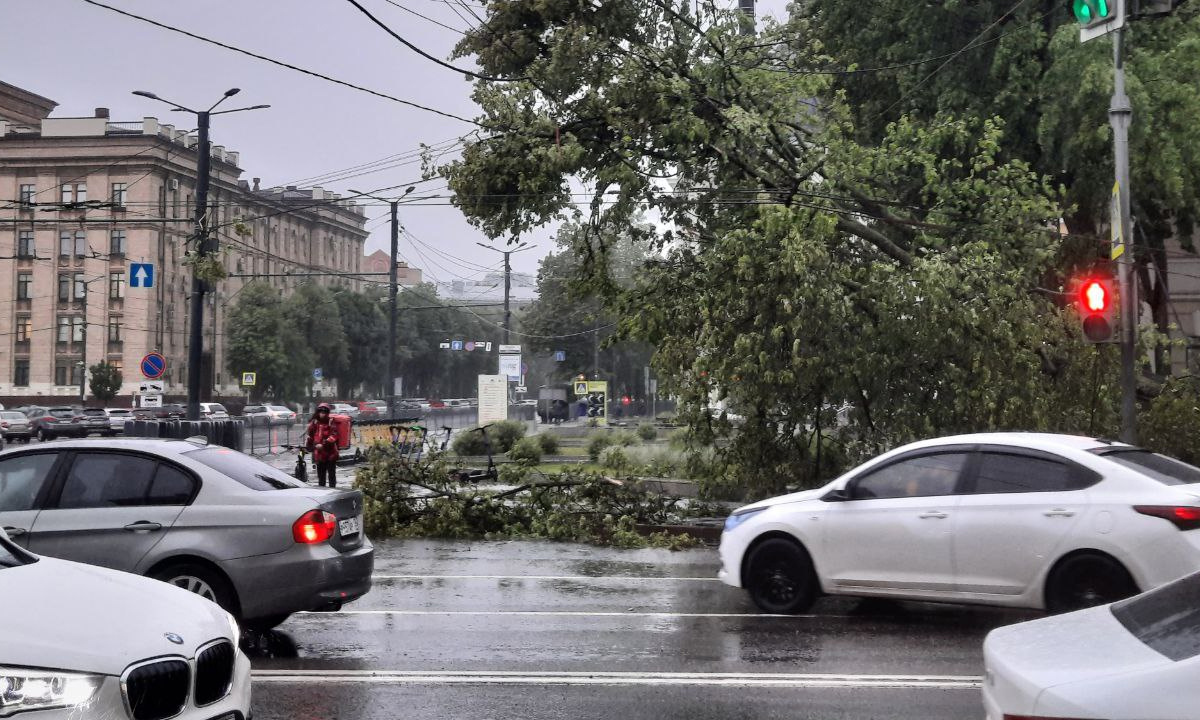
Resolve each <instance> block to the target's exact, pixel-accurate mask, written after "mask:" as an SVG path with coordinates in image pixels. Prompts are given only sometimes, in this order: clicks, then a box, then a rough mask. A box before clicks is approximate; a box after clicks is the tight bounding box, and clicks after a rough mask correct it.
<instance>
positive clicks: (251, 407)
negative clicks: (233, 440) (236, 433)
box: [242, 405, 262, 415]
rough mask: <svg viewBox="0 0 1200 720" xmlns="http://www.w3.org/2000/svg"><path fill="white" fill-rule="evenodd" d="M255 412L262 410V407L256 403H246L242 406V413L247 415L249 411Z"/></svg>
mask: <svg viewBox="0 0 1200 720" xmlns="http://www.w3.org/2000/svg"><path fill="white" fill-rule="evenodd" d="M256 412H262V408H261V407H259V406H258V405H247V406H246V407H244V408H242V414H243V415H249V414H250V413H256Z"/></svg>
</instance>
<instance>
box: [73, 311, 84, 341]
mask: <svg viewBox="0 0 1200 720" xmlns="http://www.w3.org/2000/svg"><path fill="white" fill-rule="evenodd" d="M83 327H84V326H83V316H82V315H76V316H75V317H73V318H71V341H72V342H77V343H81V342H83Z"/></svg>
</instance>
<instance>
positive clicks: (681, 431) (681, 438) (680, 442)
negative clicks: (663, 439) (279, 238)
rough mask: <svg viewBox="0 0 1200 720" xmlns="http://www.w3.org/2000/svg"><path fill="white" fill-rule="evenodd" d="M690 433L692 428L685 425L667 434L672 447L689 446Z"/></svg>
mask: <svg viewBox="0 0 1200 720" xmlns="http://www.w3.org/2000/svg"><path fill="white" fill-rule="evenodd" d="M690 434H691V430H689V429H687V428H685V427H681V428H676V429H674V430H672V431H671V432H670V433H669V434H668V435H667V443H668V444H669V445H670V446H671V447H680V448H682V447H687V444H688V435H690Z"/></svg>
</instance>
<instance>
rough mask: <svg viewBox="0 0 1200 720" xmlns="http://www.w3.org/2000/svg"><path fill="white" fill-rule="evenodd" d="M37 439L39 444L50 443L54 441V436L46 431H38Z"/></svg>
mask: <svg viewBox="0 0 1200 720" xmlns="http://www.w3.org/2000/svg"><path fill="white" fill-rule="evenodd" d="M37 439H38V442H48V441H50V440H53V439H54V436H53V435H51V434H50V433H48V432H46V431H45V430H38V431H37Z"/></svg>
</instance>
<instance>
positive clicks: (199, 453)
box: [184, 447, 306, 490]
mask: <svg viewBox="0 0 1200 720" xmlns="http://www.w3.org/2000/svg"><path fill="white" fill-rule="evenodd" d="M184 457H186V458H188V459H189V460H195V461H196V462H198V463H200V464H202V465H206V466H208V467H210V468H212V469H213V470H216V471H217V472H219V473H221V474H222V475H226V476H228V477H230V478H232V479H233V480H236V481H237V482H239V483H241V484H242V485H245V486H246V487H248V488H250V489H251V490H286V489H287V488H297V487H306V486H305V484H304V483H302V482H300V481H298V480H296V479H295V478H294V477H292V476H291V475H288V474H287V473H285V472H283V471H282V470H277V469H275V468H273V467H271V466H270V465H268V464H266V463H265V462H262V461H261V460H256V459H255V458H252V457H250V456H249V455H246V454H244V453H240V452H238V451H236V450H230V449H229V448H217V447H207V448H201V449H198V450H192V451H190V452H188V453H185V454H184Z"/></svg>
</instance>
